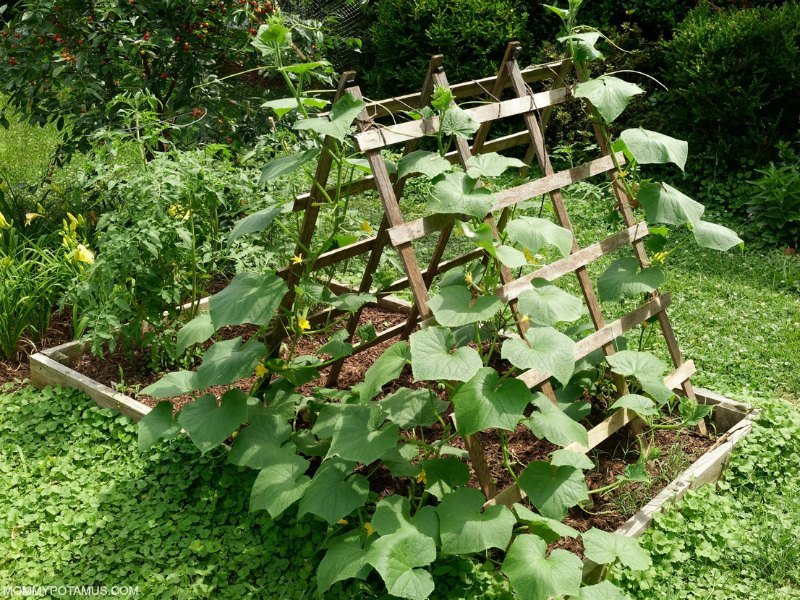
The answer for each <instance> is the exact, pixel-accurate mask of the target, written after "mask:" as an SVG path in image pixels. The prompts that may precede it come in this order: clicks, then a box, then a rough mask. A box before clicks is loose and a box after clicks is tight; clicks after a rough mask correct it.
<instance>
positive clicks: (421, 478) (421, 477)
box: [417, 469, 428, 483]
mask: <svg viewBox="0 0 800 600" xmlns="http://www.w3.org/2000/svg"><path fill="white" fill-rule="evenodd" d="M417 483H428V481H427V479H426V475H425V469H422V470H421V471H420V472H419V475H417Z"/></svg>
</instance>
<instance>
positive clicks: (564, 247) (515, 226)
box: [506, 217, 573, 256]
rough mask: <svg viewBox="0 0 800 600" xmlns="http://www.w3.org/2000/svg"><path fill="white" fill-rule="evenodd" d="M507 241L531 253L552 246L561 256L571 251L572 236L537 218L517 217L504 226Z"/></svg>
mask: <svg viewBox="0 0 800 600" xmlns="http://www.w3.org/2000/svg"><path fill="white" fill-rule="evenodd" d="M506 233H508V239H509V240H511V241H512V242H513V243H515V244H519V245H520V246H523V247H525V248H527V249H528V250H529V251H530V252H531V253H536V252H539V250H541V249H542V248H544V247H545V246H554V247H555V248H557V249H558V251H559V252H560V253H561V256H569V253H570V252H571V251H572V241H573V236H572V233H571V232H570V231H569V229H564V228H563V227H561V226H559V225H556V224H555V223H553V222H552V221H548V220H547V219H541V218H539V217H518V218H516V219H514V220H513V221H511V222H510V223H509V224H508V225H507V226H506Z"/></svg>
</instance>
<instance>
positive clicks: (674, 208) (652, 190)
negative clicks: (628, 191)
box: [636, 183, 706, 225]
mask: <svg viewBox="0 0 800 600" xmlns="http://www.w3.org/2000/svg"><path fill="white" fill-rule="evenodd" d="M636 197H637V198H638V199H639V203H640V204H641V205H642V207H643V208H644V214H645V216H646V217H647V222H648V223H652V224H656V223H666V224H667V225H683V224H684V223H692V224H694V223H698V222H699V221H700V217H702V216H703V213H704V212H705V210H706V207H705V206H703V205H702V204H700V203H699V202H695V201H694V200H692V199H691V198H689V196H687V195H685V194H683V193H681V192H680V191H678V190H676V189H675V188H674V187H672V186H671V185H668V184H666V183H645V184H644V185H643V186H641V187H640V188H639V193H638V194H637V196H636Z"/></svg>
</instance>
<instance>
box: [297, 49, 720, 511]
mask: <svg viewBox="0 0 800 600" xmlns="http://www.w3.org/2000/svg"><path fill="white" fill-rule="evenodd" d="M519 50H520V45H519V44H518V43H517V42H511V43H510V44H509V45H508V47H507V50H506V53H505V56H504V58H503V61H502V63H501V65H500V68H499V71H498V74H497V75H496V76H495V77H491V78H486V79H484V80H478V81H472V82H466V83H462V84H457V85H454V86H452V87H451V88H450V89H451V91H452V92H453V95H454V97H456V98H463V97H469V96H476V95H484V96H485V97H486V100H487V101H486V102H485V103H483V104H481V105H479V106H477V107H474V108H469V109H466V112H467V113H468V114H469V115H470V117H471V118H472V119H473V120H474V121H476V122H477V123H479V124H480V128H479V129H478V131H477V133H476V135H475V137H474V139H473V142H472V145H471V146H470V144H469V143H468V142H467V141H466V140H463V139H457V140H456V143H455V145H456V149H455V150H454V151H453V152H450V153H449V154H448V155H447V158H448V159H449V160H451V161H453V162H454V161H458V162H459V163H460V164H461V165H462V166H464V165H465V163H466V161H467V160H468V159H469V158H470V157H471V156H473V155H475V154H478V153H481V152H493V151H498V150H503V149H507V148H510V147H513V146H517V145H520V144H523V143H527V144H529V148H528V152H527V154H526V162H531V161H532V160H533V159H534V158H535V159H536V161H537V164H538V166H539V169H540V171H541V173H542V176H541V177H540V178H538V179H534V180H531V181H528V182H525V183H522V184H520V185H517V186H515V187H512V188H509V189H505V190H502V191H499V192H496V193H495V194H494V197H495V200H496V202H495V204H494V206H493V207H492V210H491V212H490V213H489V214H488V215H487V216H486V219H485V220H486V222H487V223H489V225H490V226H491V228H492V230H493V232H494V234H495V236H497V237H499V234H500V233H501V232H502V231H503V229H504V227H505V225H506V222H507V221H508V218H509V214H510V209H511V208H512V207H513V206H515V205H517V204H520V203H522V202H525V201H527V200H529V199H531V198H534V197H537V196H542V195H544V194H548V195H549V196H550V200H551V204H552V207H553V210H554V213H555V215H556V218H557V220H558V224H559V225H560V226H561V227H563V228H565V229H567V230H569V231H573V228H572V223H571V220H570V216H569V214H568V211H567V208H566V206H565V203H564V199H563V197H562V194H561V188H563V187H565V186H567V185H569V184H572V183H576V182H579V181H582V180H585V179H587V178H589V177H592V176H596V175H600V174H603V173H606V174H608V175H609V177H610V178H611V187H612V190H613V193H614V196H615V199H616V205H617V208H618V210H619V211H620V213H621V215H622V219H623V222H624V224H625V229H624V230H622V231H620V232H618V233H616V234H614V235H612V236H610V237H608V238H606V239H604V240H601V241H599V242H597V243H594V244H592V245H590V246H587V247H585V248H581V247H579V246H578V244H577V241H576V240H575V237H574V235H573V244H572V251H571V253H570V255H569V256H567V257H565V258H562V259H560V260H557V261H555V262H553V263H550V264H548V265H546V266H543V267H541V268H539V269H537V270H536V271H534V272H533V273H528V274H526V275H524V276H521V277H514V276H513V275H512V273H511V272H510V270H509V269H507V268H503V269H502V270H501V281H502V285H501V286H500V287H499V288H498V289H497V290H496V294H497V295H498V296H499V297H500V298H501V299H503V300H504V301H505V302H507V303H508V304H509V306H510V307H511V309H512V311H514V312H515V313H516V300H517V298H518V297H519V295H520V294H521V293H522V292H523V291H524V290H525V289H527V288H528V287H529V285H530V282H531V281H532V280H533V279H535V278H542V279H546V280H548V281H553V280H555V279H558V278H559V277H562V276H564V275H567V274H569V273H574V274H575V275H576V277H577V280H578V283H579V285H580V288H581V291H582V293H583V297H584V300H585V302H586V306H587V308H588V311H589V316H590V318H591V321H592V324H593V326H594V329H595V331H594V333H592V334H590V335H588V336H587V337H585V338H583V339H582V340H580V341H579V342H577V344H576V347H575V359H576V360H578V359H580V358H583V357H585V356H587V355H588V354H589V353H591V352H593V351H595V350H597V349H602V350H603V352H604V353H605V354H606V355H610V354H613V353H614V345H613V342H614V340H615V339H616V338H617V337H619V336H620V335H622V334H623V333H625V332H626V331H628V330H630V329H632V328H633V327H636V326H638V325H640V324H642V323H643V322H645V321H646V320H648V319H652V318H654V317H655V318H656V319H657V320H658V323H659V325H660V329H661V331H662V333H663V336H664V339H665V341H666V344H667V348H668V351H669V353H670V356H671V358H672V361H673V364H674V366H675V369H674V371H673V372H672V373H671V374H670V375H668V376H667V377H666V378H665V379H664V383H665V385H666V386H667V387H668V388H669V389H681V390H682V392H683V394H684V395H685V396H687V397H688V398H691V399H695V394H694V390H693V388H692V384H691V382H690V380H689V378H690V377H691V376H692V375H693V374H694V372H695V368H694V363H693V362H692V361H688V362H684V360H683V358H682V356H681V352H680V349H679V346H678V343H677V340H676V338H675V334H674V332H673V329H672V326H671V324H670V321H669V318H668V316H667V313H666V309H667V307H668V306H669V305H670V301H671V300H670V296H669V295H668V294H660V293H659V292H658V291H655V292H653V293H652V294H651V295H650V296H649V298H648V300H647V301H646V302H645V303H644V304H642V305H641V306H639V307H638V308H636V309H635V310H633V311H632V312H630V313H628V314H626V315H625V316H623V317H621V318H619V319H617V320H615V321H613V322H610V323H607V322H606V320H605V318H604V316H603V313H602V310H601V308H600V304H599V302H598V300H597V296H596V294H595V291H594V287H593V285H592V282H591V280H590V278H589V274H588V272H587V266H588V265H589V264H590V263H592V262H593V261H595V260H597V259H598V258H600V257H602V256H604V255H607V254H609V253H611V252H613V251H616V250H619V249H621V248H623V247H625V246H628V245H631V246H632V248H633V251H634V254H635V256H636V258H637V260H638V262H639V264H640V266H641V267H642V268H646V267H648V266H649V260H648V257H647V253H646V251H645V247H644V243H643V238H644V237H645V236H646V235H647V234H648V229H647V225H646V224H645V223H644V222H637V221H636V219H635V217H634V214H633V212H632V210H631V208H630V205H629V200H628V197H627V194H626V193H625V190H624V188H623V186H622V184H621V183H620V182H619V181H618V179H617V173H616V165H615V162H616V163H618V164H623V163H624V161H625V157H624V155H623V154H622V153H618V154H616V155H615V156H614V157H613V158H612V156H611V154H610V149H609V148H608V147H607V143H606V140H605V139H604V137H603V136H602V132H601V130H600V129H599V127H598V126H597V125H594V130H595V131H594V132H595V136H596V139H597V143H598V145H599V147H600V150H601V156H600V158H597V159H595V160H592V161H590V162H587V163H585V164H582V165H579V166H577V167H574V168H571V169H568V170H565V171H560V172H555V171H554V170H553V167H552V165H551V163H550V158H549V155H548V153H547V148H546V145H545V141H544V133H545V126H546V123H547V120H548V118H549V114H550V112H551V111H552V109H553V108H554V107H555V106H556V105H558V104H560V103H563V102H566V101H567V100H569V99H570V98H571V97H572V96H571V87H570V85H568V83H567V79H568V76H569V73H570V72H571V71H572V64H571V63H570V61H567V60H565V61H558V62H555V63H549V64H546V65H538V66H535V67H530V68H528V69H524V70H523V69H520V67H519V65H518V63H517V56H518V54H519ZM442 65H443V57H441V56H434V57H433V58H432V59H431V62H430V66H429V68H428V72H427V74H426V76H425V79H424V83H423V86H422V90H421V92H420V93H418V94H412V95H409V96H405V97H401V98H392V99H388V100H384V101H380V102H371V103H368V104H367V106H366V107H365V109H364V110H363V111H362V112H361V114H360V115H359V117H358V118H357V125H358V129H359V133H357V134H356V136H355V140H356V146H357V148H358V150H360V151H362V152H364V154H365V155H366V157H367V161H368V163H369V166H370V169H371V172H372V174H371V176H370V177H367V178H365V179H364V180H363V181H360V182H357V183H356V184H355V185H353V186H351V188H350V190H349V193H357V192H361V191H364V190H367V189H371V188H375V189H377V192H378V195H379V196H380V199H381V202H382V204H383V208H384V216H383V219H382V222H381V225H380V227H379V229H378V231H377V233H376V235H374V236H372V237H370V238H368V239H366V240H362V241H360V242H357V243H355V244H352V245H350V246H346V247H344V248H340V249H336V250H333V251H331V252H328V253H325V254H322V255H321V256H319V257H318V258H317V259H316V262H315V263H314V265H313V266H312V269H313V270H316V269H320V268H324V267H327V266H330V265H332V264H335V263H337V262H340V261H343V260H348V259H350V258H353V257H355V256H358V255H362V254H367V253H368V254H369V257H368V259H367V264H366V267H365V271H364V274H363V276H362V280H361V283H360V285H359V286H358V288H356V289H355V290H348V291H360V292H368V291H370V289H371V285H372V276H373V273H374V272H375V270H376V268H377V267H378V263H379V260H380V257H381V253H382V252H383V250H384V249H385V248H386V247H387V246H388V245H391V246H392V247H393V248H394V249H395V251H396V252H397V254H398V255H399V257H400V260H401V262H402V264H403V268H404V271H405V277H404V278H403V279H400V280H398V281H396V282H394V283H393V284H392V285H390V286H388V288H384V289H383V290H382V291H383V292H392V291H397V290H400V289H405V288H410V289H411V292H412V293H413V296H414V305H413V307H412V308H411V310H410V312H409V314H408V319H407V321H406V322H405V323H401V324H399V325H397V326H394V327H391V328H389V329H387V330H385V331H383V332H382V333H381V334H379V335H378V337H377V338H376V339H374V340H372V341H370V342H367V343H362V344H360V345H358V346H356V349H355V351H356V352H358V351H362V350H365V349H366V348H368V347H371V346H374V345H375V344H377V343H381V342H383V341H387V340H390V339H392V338H394V337H407V336H408V335H410V333H411V332H412V331H413V330H414V329H415V327H416V326H417V325H418V324H420V323H421V324H422V325H423V326H425V325H427V324H430V323H433V322H434V318H433V314H432V312H431V310H430V307H429V305H428V301H429V289H430V286H431V283H432V282H433V280H434V278H435V277H436V276H437V275H439V274H441V273H443V272H445V271H447V270H449V269H452V268H455V267H457V266H460V265H464V264H466V263H468V262H470V261H472V260H475V259H478V258H481V257H483V255H484V251H483V250H482V249H477V250H472V251H470V252H467V253H465V254H463V255H461V256H458V257H456V258H453V259H450V260H448V261H443V257H444V253H445V250H446V248H447V244H448V241H449V239H450V236H451V233H452V230H453V226H454V222H455V218H456V215H447V214H445V215H442V214H437V215H432V216H428V217H423V218H418V219H414V220H411V221H408V222H407V221H405V219H404V216H403V210H402V207H401V202H400V201H401V198H402V195H403V191H404V186H405V182H406V179H407V178H403V179H400V180H393V179H392V177H391V176H390V174H389V171H388V169H387V166H386V163H385V161H384V158H383V156H382V155H381V150H383V149H384V148H388V147H391V146H394V145H397V144H403V154H408V153H410V152H412V151H414V150H415V149H416V148H417V146H418V144H419V141H420V140H421V139H422V138H423V137H424V136H426V135H431V134H435V133H436V132H437V131H438V126H439V123H438V119H437V118H436V117H433V118H430V119H424V120H413V121H406V122H402V123H399V124H391V125H387V126H382V125H380V124H378V122H377V120H378V119H380V118H382V117H387V116H390V117H393V116H394V114H395V112H399V111H402V110H407V109H409V108H422V107H423V106H425V105H426V104H428V102H429V100H430V97H431V95H432V93H433V90H434V88H435V87H436V86H442V87H449V85H448V81H447V77H446V75H445V72H444V69H443V66H442ZM353 79H354V75H353V74H352V73H345V74H344V76H343V77H342V79H341V80H340V83H339V88H338V91H337V97H339V96H341V95H342V94H343V93H350V94H352V95H353V96H355V97H356V98H359V99H361V98H362V93H361V90H360V88H359V87H358V86H356V85H354V83H353ZM544 80H551V81H552V82H553V85H552V86H551V87H550V89H549V90H547V91H543V92H538V93H534V92H533V91H532V90H531V88H530V87H529V84H530V83H532V82H534V81H544ZM507 88H510V89H511V91H512V93H513V97H512V98H510V99H507V100H502V99H501V98H502V95H503V92H504V90H506V89H507ZM509 117H522V119H523V120H524V122H525V127H526V129H525V131H522V132H518V133H514V134H511V135H506V136H503V137H501V138H496V139H494V140H489V137H488V134H489V131H490V129H491V126H492V124H493V123H494V122H495V121H498V120H501V119H506V118H509ZM329 142H330V140H326V143H329ZM330 168H331V161H330V159H327V160H326V158H325V154H324V153H323V155H322V157H321V159H320V161H319V164H318V167H317V172H316V182H315V187H314V189H312V191H311V192H310V193H309V194H307V195H304V196H300V197H298V198H297V199H296V202H295V210H305V216H304V220H303V225H302V228H301V236H300V244H299V245H298V248H300V247H301V246H303V245H304V246H305V247H308V244H309V243H310V241H311V237H312V235H313V231H314V226H315V224H316V219H317V216H318V214H319V207H320V204H321V203H322V197H324V195H323V194H321V193H320V192H319V190H321V189H325V187H326V186H327V183H328V175H329V173H330ZM494 213H499V218H498V219H497V220H495V218H494ZM431 234H438V241H437V243H436V246H435V248H434V250H433V254H432V256H431V257H430V259H429V262H428V265H427V267H426V268H424V269H423V268H421V267H420V264H419V260H418V258H417V255H416V252H415V250H414V248H413V246H412V243H413V242H414V241H415V240H418V239H420V238H422V237H424V236H426V235H431ZM300 272H301V271H300V267H299V266H295V267H289V268H287V269H286V270H284V272H283V275H284V277H286V278H287V280H288V281H289V283H290V286H289V287H290V289H292V285H291V284H292V283H294V282H296V281H297V279H298V277H299V274H300ZM339 291H345V290H344V289H342V290H339ZM288 302H289V303H291V299H289V300H288ZM328 314H330V311H325V313H323V314H321V315H318V316H317V318H325V317H326V316H327V315H328ZM358 318H359V315H358V314H356V315H354V316H352V317H351V318H350V319H349V320H348V322H347V325H346V328H347V331H348V334H349V335H351V336H352V335H353V333H354V332H355V329H356V326H357V324H358ZM517 321H518V328H519V333H520V334H524V333H525V330H526V328H527V325H526V324H525V323H524V322H523V321H522V320H520V319H517ZM340 366H341V361H340V362H339V363H336V364H334V366H333V368H332V371H331V374H330V376H329V384H331V383H335V381H336V378H337V376H338V373H339V369H340ZM518 379H520V380H522V381H523V382H524V383H525V384H526V385H527V386H528V387H529V388H531V389H533V388H539V389H540V390H541V391H542V392H543V393H544V394H545V395H547V396H548V397H550V398H551V399H553V400H554V399H555V396H554V393H553V389H552V387H551V386H550V383H549V379H550V374H549V373H544V372H541V371H538V370H536V369H530V370H527V371H525V372H524V373H522V374H521V375H519V376H518ZM620 384H621V385H623V386H624V382H622V381H621V382H620ZM636 419H637V417H636V415H635V414H634V413H633V412H632V411H629V410H627V409H623V410H619V411H615V413H614V414H613V415H612V416H610V417H608V418H607V419H605V420H604V421H603V422H601V423H600V424H598V425H596V426H595V427H593V428H592V429H591V430H590V431H589V432H588V434H589V436H588V446H587V447H585V448H584V447H582V446H579V445H575V444H573V445H572V446H571V447H570V449H572V450H576V451H579V452H587V451H588V450H589V449H591V448H593V447H595V446H597V445H598V444H600V443H601V442H602V441H604V440H605V439H607V438H608V437H609V436H610V435H612V434H613V433H614V432H616V431H617V430H619V429H620V428H622V427H623V426H625V425H627V424H632V425H634V426H635V425H636ZM703 427H704V426H702V424H701V429H703ZM466 445H467V448H468V450H469V453H470V457H471V459H472V462H473V467H474V468H475V471H476V475H477V477H478V479H479V482H480V484H481V488H482V490H483V492H484V494H485V495H486V497H487V498H488V499H489V500H488V502H487V504H493V503H504V504H511V503H513V502H516V501H518V500H520V499H521V498H522V497H523V496H524V494H523V493H522V491H521V490H520V489H519V488H518V487H517V486H516V485H512V486H511V487H509V488H507V489H505V490H502V491H501V492H500V493H499V494H498V493H496V490H495V489H494V485H493V483H492V481H491V479H490V477H489V475H488V468H487V467H486V461H485V457H484V455H483V452H482V450H481V448H480V444H479V442H478V441H477V439H474V438H471V439H467V440H466Z"/></svg>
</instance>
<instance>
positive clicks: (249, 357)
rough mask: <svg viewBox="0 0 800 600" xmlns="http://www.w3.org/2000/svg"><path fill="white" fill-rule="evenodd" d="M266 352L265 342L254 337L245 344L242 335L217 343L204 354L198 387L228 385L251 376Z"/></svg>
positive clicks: (196, 380)
mask: <svg viewBox="0 0 800 600" xmlns="http://www.w3.org/2000/svg"><path fill="white" fill-rule="evenodd" d="M265 353H266V347H265V346H264V344H262V343H261V342H259V341H258V340H254V339H251V340H249V341H248V342H247V343H246V344H244V345H242V338H241V337H235V338H233V339H232V340H224V341H221V342H217V343H215V344H214V345H213V346H211V347H210V348H209V349H208V350H206V352H205V354H203V363H202V364H201V365H200V366H199V367H198V369H197V372H196V373H195V382H196V385H197V389H198V390H205V389H208V388H210V387H213V386H216V385H228V384H231V383H236V382H237V381H239V380H240V379H242V378H244V377H249V376H250V375H252V374H253V371H254V370H255V368H256V365H257V364H258V363H259V361H260V360H261V358H262V357H263V356H264V354H265Z"/></svg>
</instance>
